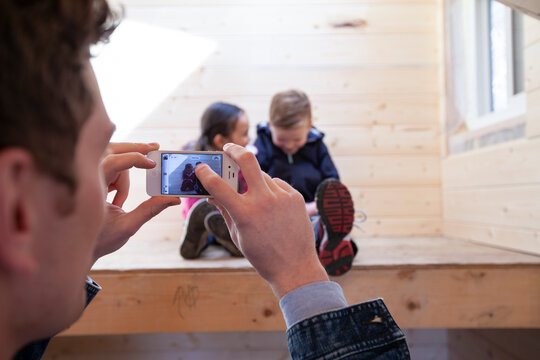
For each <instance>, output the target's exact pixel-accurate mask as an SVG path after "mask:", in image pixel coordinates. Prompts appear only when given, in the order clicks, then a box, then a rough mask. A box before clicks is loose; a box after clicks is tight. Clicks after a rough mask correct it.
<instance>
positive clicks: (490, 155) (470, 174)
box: [442, 139, 540, 189]
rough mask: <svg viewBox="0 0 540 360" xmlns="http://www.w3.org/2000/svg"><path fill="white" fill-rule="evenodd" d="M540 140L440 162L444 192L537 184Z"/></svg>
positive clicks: (511, 143) (513, 142) (521, 142)
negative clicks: (445, 190) (464, 188)
mask: <svg viewBox="0 0 540 360" xmlns="http://www.w3.org/2000/svg"><path fill="white" fill-rule="evenodd" d="M539 163H540V139H532V140H530V141H529V140H525V139H524V140H517V141H512V142H510V143H506V144H501V145H496V146H492V147H489V148H485V149H482V150H477V151H474V152H468V153H464V154H458V155H455V156H451V157H449V158H447V159H444V160H443V161H442V174H443V188H445V189H447V188H463V187H482V186H495V185H517V184H535V183H538V182H540V167H539V166H538V164H539Z"/></svg>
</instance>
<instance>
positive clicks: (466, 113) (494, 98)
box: [449, 0, 526, 130]
mask: <svg viewBox="0 0 540 360" xmlns="http://www.w3.org/2000/svg"><path fill="white" fill-rule="evenodd" d="M449 10H450V14H449V25H450V26H449V31H450V34H449V35H450V41H451V46H450V58H451V61H450V62H451V65H450V66H452V71H451V72H450V73H451V74H452V75H451V76H452V77H453V81H452V82H453V87H452V89H449V91H453V94H452V95H453V98H454V101H455V104H454V105H455V107H456V109H457V110H458V112H459V115H460V117H461V119H463V120H464V121H465V123H466V124H467V128H468V129H469V130H476V129H479V128H482V127H485V126H489V125H493V124H495V123H498V122H501V121H504V120H509V119H515V118H516V117H519V116H521V115H523V114H525V110H526V104H525V94H524V65H523V20H522V15H521V14H520V13H518V12H516V11H514V10H512V9H511V8H509V7H507V6H505V5H503V4H501V3H499V2H497V1H495V0H453V1H451V6H450V9H449Z"/></svg>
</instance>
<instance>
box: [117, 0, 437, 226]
mask: <svg viewBox="0 0 540 360" xmlns="http://www.w3.org/2000/svg"><path fill="white" fill-rule="evenodd" d="M439 10H440V4H439V1H438V0H357V1H352V0H342V1H337V2H336V1H332V0H311V1H308V0H298V1H270V0H257V1H244V0H205V1H193V0H177V1H175V0H169V1H156V2H153V1H143V0H137V1H135V0H132V1H127V7H126V15H127V18H128V19H132V20H136V21H141V22H144V23H148V24H153V25H159V26H163V27H167V28H172V29H176V30H179V31H185V32H187V33H189V34H192V35H196V36H201V37H203V38H208V39H211V40H212V41H215V42H216V44H217V49H216V50H215V52H214V53H212V54H211V55H210V56H209V58H208V59H206V61H205V62H204V63H202V64H201V65H200V67H199V68H198V69H197V70H196V71H195V72H193V73H192V74H191V75H190V76H189V77H188V78H187V79H186V80H185V81H183V82H182V83H180V84H179V85H178V87H177V88H176V90H175V91H174V92H173V93H171V94H170V95H169V96H168V97H167V98H166V99H164V101H163V103H162V104H161V105H160V106H159V107H158V108H157V109H156V110H155V111H154V112H153V113H152V114H151V115H150V116H149V117H148V118H147V119H146V120H145V121H144V122H143V123H142V124H140V125H139V126H138V127H137V128H136V129H135V130H134V131H133V132H132V133H131V134H130V135H129V136H128V137H127V140H130V141H156V140H157V141H159V142H160V143H161V144H162V148H165V149H171V148H172V149H178V148H179V147H181V146H182V145H183V144H184V143H185V142H187V141H188V140H191V139H193V138H194V137H196V135H197V126H198V123H199V118H200V115H201V114H202V112H203V110H204V108H205V107H206V106H207V105H209V104H210V103H211V102H214V101H218V100H224V101H229V102H233V103H236V104H238V105H240V106H241V107H243V108H244V109H246V111H247V113H248V116H249V117H250V121H251V125H252V134H253V133H254V127H255V125H256V124H257V123H259V122H264V121H267V113H268V106H269V101H270V99H271V96H272V95H273V94H274V93H275V92H277V91H281V90H285V89H289V88H299V89H302V90H304V91H306V92H307V94H308V95H309V96H310V97H311V100H312V103H313V107H314V122H315V125H316V126H317V127H318V128H319V129H321V130H322V131H323V132H325V133H326V136H327V137H326V144H327V145H328V146H329V148H330V152H331V154H332V156H333V158H334V159H335V162H336V163H337V166H338V169H339V171H340V175H341V177H342V180H343V181H344V182H345V183H346V184H347V185H348V186H349V187H350V189H351V191H352V193H353V194H354V199H355V205H356V207H358V208H360V209H363V210H364V211H366V213H367V214H368V217H369V220H368V222H367V223H366V224H364V226H363V229H364V232H359V231H357V230H356V231H357V232H356V234H355V236H410V235H431V234H440V233H441V231H442V220H441V213H442V210H441V207H442V205H441V194H440V185H441V180H440V156H439V153H440V132H439V125H438V119H439V96H440V91H439V80H438V78H439V72H438V70H439V65H440V61H439V55H440V54H439V51H440V42H439V34H438V29H439V18H440V16H439V15H440V14H439ZM113 121H114V119H113ZM132 183H133V188H134V193H144V174H143V173H142V172H138V173H136V174H135V175H134V178H133V181H132ZM139 200H140V197H137V196H135V197H134V200H133V201H132V202H128V203H127V207H128V208H129V207H130V206H134V205H135V203H136V201H139ZM163 216H164V217H168V218H169V219H170V220H171V221H178V219H179V218H180V213H179V211H177V210H168V211H167V215H163Z"/></svg>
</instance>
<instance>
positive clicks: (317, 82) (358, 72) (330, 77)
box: [171, 65, 438, 97]
mask: <svg viewBox="0 0 540 360" xmlns="http://www.w3.org/2000/svg"><path fill="white" fill-rule="evenodd" d="M322 74H324V75H323V76H321V75H322ZM437 84H438V76H437V67H436V66H433V67H419V68H416V67H412V68H382V69H381V68H372V69H364V68H343V67H333V66H331V65H330V66H327V67H321V68H289V67H280V68H277V69H276V68H270V69H267V70H266V71H261V70H260V69H258V68H243V69H229V68H216V67H203V68H201V69H200V70H199V71H197V72H196V73H194V74H192V75H191V76H190V77H188V78H187V79H186V80H185V81H184V82H183V83H182V84H179V87H178V88H177V89H176V90H175V91H174V92H173V93H172V94H171V95H172V96H213V97H215V96H222V95H224V94H228V95H235V96H238V95H248V94H249V95H267V96H270V95H271V94H274V93H276V92H279V91H283V90H284V89H289V88H298V89H302V90H303V91H305V92H306V93H308V94H310V95H327V94H361V95H372V94H377V95H382V94H402V93H413V94H433V93H437V91H438V85H437Z"/></svg>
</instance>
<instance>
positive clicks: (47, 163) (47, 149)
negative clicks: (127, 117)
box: [0, 0, 118, 191]
mask: <svg viewBox="0 0 540 360" xmlns="http://www.w3.org/2000/svg"><path fill="white" fill-rule="evenodd" d="M117 19H118V18H117V16H116V15H115V14H113V13H112V12H111V10H110V8H109V6H108V4H107V2H106V0H2V1H0V27H1V30H0V68H1V71H0V117H1V119H2V120H1V125H0V151H2V150H4V149H6V148H11V147H18V148H24V149H26V150H27V151H29V152H30V153H31V154H32V156H33V158H34V161H35V163H36V166H37V168H38V169H39V170H40V171H42V172H43V173H45V174H48V175H50V176H52V177H53V178H55V179H56V180H58V181H60V182H63V183H65V184H67V185H68V186H69V188H70V190H71V191H74V189H75V187H76V179H75V175H74V164H73V162H74V154H75V147H76V145H77V141H78V137H79V133H80V131H81V128H82V126H83V125H84V123H85V121H86V120H87V119H88V117H89V116H90V114H91V111H92V108H93V99H92V94H91V93H90V91H89V89H88V86H87V84H86V78H85V75H84V71H85V64H86V61H87V60H88V59H89V56H90V51H89V49H90V45H91V44H95V43H96V42H98V41H105V40H107V39H108V36H109V35H110V34H111V32H112V31H113V30H114V28H115V27H116V25H117Z"/></svg>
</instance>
